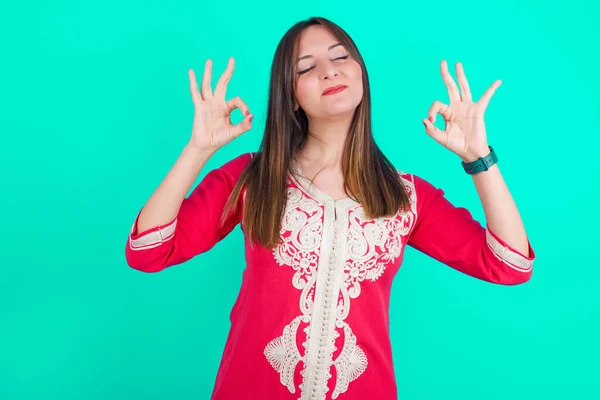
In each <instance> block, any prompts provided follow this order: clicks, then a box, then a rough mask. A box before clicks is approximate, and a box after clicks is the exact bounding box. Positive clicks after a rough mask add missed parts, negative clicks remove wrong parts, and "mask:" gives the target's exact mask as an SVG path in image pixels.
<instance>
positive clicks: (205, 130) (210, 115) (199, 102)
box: [188, 58, 254, 152]
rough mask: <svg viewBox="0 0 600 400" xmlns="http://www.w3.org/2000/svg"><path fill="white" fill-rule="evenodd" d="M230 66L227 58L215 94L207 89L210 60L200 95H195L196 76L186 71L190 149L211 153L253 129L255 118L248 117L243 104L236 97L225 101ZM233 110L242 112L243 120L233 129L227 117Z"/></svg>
mask: <svg viewBox="0 0 600 400" xmlns="http://www.w3.org/2000/svg"><path fill="white" fill-rule="evenodd" d="M233 64H234V60H233V58H230V59H229V62H228V64H227V68H226V69H225V72H224V73H223V75H221V78H219V81H218V82H217V85H216V86H215V92H214V93H213V92H212V89H211V86H210V80H211V73H212V61H211V60H210V59H208V60H206V64H205V66H204V75H203V76H202V87H201V91H200V92H199V91H198V84H197V82H196V74H195V73H194V71H193V70H192V69H190V70H189V71H188V75H189V77H190V92H191V94H192V102H193V103H194V123H193V126H192V138H191V140H190V143H189V146H190V147H193V148H194V149H197V150H202V151H209V152H214V151H216V150H217V149H219V148H220V147H222V146H224V145H225V144H227V143H229V142H231V141H232V140H233V139H235V138H236V137H238V136H240V135H241V134H242V133H244V132H247V131H249V130H250V128H252V118H253V117H254V115H253V114H250V111H249V110H248V106H247V105H246V103H245V102H244V101H243V100H242V99H241V98H239V97H234V98H233V99H231V100H229V101H225V92H226V91H227V84H228V83H229V80H230V79H231V75H232V74H233ZM236 108H239V109H240V111H242V113H243V114H244V119H243V120H242V121H241V122H240V123H238V124H236V125H233V124H232V123H231V119H230V117H231V112H232V111H233V110H235V109H236Z"/></svg>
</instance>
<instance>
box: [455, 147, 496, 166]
mask: <svg viewBox="0 0 600 400" xmlns="http://www.w3.org/2000/svg"><path fill="white" fill-rule="evenodd" d="M489 154H490V148H489V147H488V146H485V148H482V149H469V151H468V152H466V153H465V154H461V155H460V158H461V160H462V161H463V162H465V163H470V162H473V161H477V160H479V159H480V158H483V157H486V156H488V155H489Z"/></svg>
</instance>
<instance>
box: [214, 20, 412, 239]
mask: <svg viewBox="0 0 600 400" xmlns="http://www.w3.org/2000/svg"><path fill="white" fill-rule="evenodd" d="M312 25H321V26H323V27H325V28H326V29H328V30H329V32H331V34H332V35H333V36H334V37H335V38H336V39H338V40H339V42H340V43H341V44H342V45H343V46H344V47H345V48H346V49H347V50H348V51H349V52H350V55H351V57H353V58H354V59H355V60H356V61H357V62H358V63H359V64H360V66H361V68H362V81H363V89H364V90H363V98H362V101H361V102H360V104H359V105H358V107H357V108H356V111H355V113H354V116H353V119H352V123H351V125H350V131H349V134H348V137H347V139H346V142H345V144H344V150H343V155H342V173H343V177H344V187H345V190H346V192H347V193H349V194H350V196H351V197H352V198H354V200H356V201H357V202H358V203H360V204H361V206H362V207H363V209H364V212H365V216H366V217H367V218H369V219H371V218H378V217H390V216H393V215H395V214H396V213H397V212H398V210H399V209H407V208H408V207H409V205H410V200H409V197H408V194H407V192H406V190H405V187H404V185H403V183H402V181H401V179H400V177H399V175H398V172H397V170H396V169H395V167H394V166H393V165H392V163H391V162H390V161H389V160H388V159H387V158H386V157H385V155H384V154H383V153H382V152H381V150H380V149H379V147H378V146H377V144H376V143H375V141H374V139H373V135H372V131H371V95H370V88H369V79H368V75H367V69H366V67H365V64H364V61H363V58H362V56H361V55H360V53H359V51H358V49H357V47H356V45H355V43H354V41H353V40H352V39H351V38H350V36H349V35H348V34H347V33H346V32H345V31H344V30H343V29H342V28H341V27H339V26H338V25H336V24H335V23H333V22H331V21H329V20H328V19H326V18H321V17H312V18H309V19H307V20H304V21H300V22H298V23H296V24H295V25H294V26H292V27H291V28H290V29H289V30H288V31H287V32H286V33H285V35H284V36H283V38H282V39H281V41H280V42H279V44H278V45H277V49H276V51H275V55H274V58H273V63H272V65H271V78H270V86H269V100H268V109H267V119H266V124H265V131H264V135H263V138H262V142H261V144H260V148H259V150H258V152H257V154H256V156H255V157H253V158H252V159H251V160H250V162H249V164H248V165H247V166H246V168H245V169H244V171H243V172H242V174H241V176H240V178H239V180H238V182H237V184H236V186H235V187H234V189H233V192H232V193H231V195H230V197H229V200H228V202H227V204H226V205H225V208H224V211H223V218H222V221H224V220H225V217H226V216H227V215H228V213H229V212H230V210H231V209H232V208H233V207H235V206H236V205H237V204H238V200H239V196H240V194H241V193H242V192H243V190H244V189H245V190H246V194H245V196H246V198H245V201H244V208H243V215H242V221H243V225H244V232H245V233H246V235H247V237H248V238H249V239H250V241H251V242H252V243H254V242H258V243H259V244H260V245H261V246H263V247H265V248H271V249H272V248H274V247H275V246H277V245H278V244H279V242H280V234H279V228H280V223H281V218H282V217H283V213H284V210H285V201H286V188H287V175H288V171H289V170H288V168H289V166H290V162H291V160H292V157H293V156H294V155H295V154H296V151H297V150H298V149H299V148H300V147H301V146H302V144H303V143H304V141H305V140H306V138H307V136H308V118H307V116H306V114H305V112H304V110H302V108H298V110H297V111H294V105H295V95H294V82H295V76H294V66H293V60H294V59H295V58H296V55H297V51H298V47H299V42H300V40H299V39H300V36H301V34H302V32H303V31H304V30H305V29H306V28H308V27H309V26H312Z"/></svg>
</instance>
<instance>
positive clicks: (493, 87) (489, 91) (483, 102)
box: [477, 80, 502, 111]
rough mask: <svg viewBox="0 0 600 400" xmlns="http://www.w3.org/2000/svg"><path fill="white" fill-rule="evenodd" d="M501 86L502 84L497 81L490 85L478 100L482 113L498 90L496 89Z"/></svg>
mask: <svg viewBox="0 0 600 400" xmlns="http://www.w3.org/2000/svg"><path fill="white" fill-rule="evenodd" d="M501 84H502V81H501V80H497V81H495V82H494V83H492V85H491V86H490V87H489V88H488V89H487V90H486V91H485V93H484V94H483V96H481V99H479V101H478V102H477V103H479V104H480V105H481V107H482V109H483V110H484V111H485V109H486V108H487V106H488V104H489V103H490V99H491V98H492V96H493V95H494V93H495V92H496V89H498V87H500V85H501Z"/></svg>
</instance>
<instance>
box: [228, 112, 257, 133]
mask: <svg viewBox="0 0 600 400" xmlns="http://www.w3.org/2000/svg"><path fill="white" fill-rule="evenodd" d="M253 118H254V114H248V115H247V116H245V117H244V119H243V120H242V121H241V122H240V123H238V124H236V125H234V126H232V127H231V128H229V133H230V135H231V136H232V137H231V139H235V138H236V137H238V136H240V135H241V134H242V133H244V132H247V131H249V130H250V129H252V119H253Z"/></svg>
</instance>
